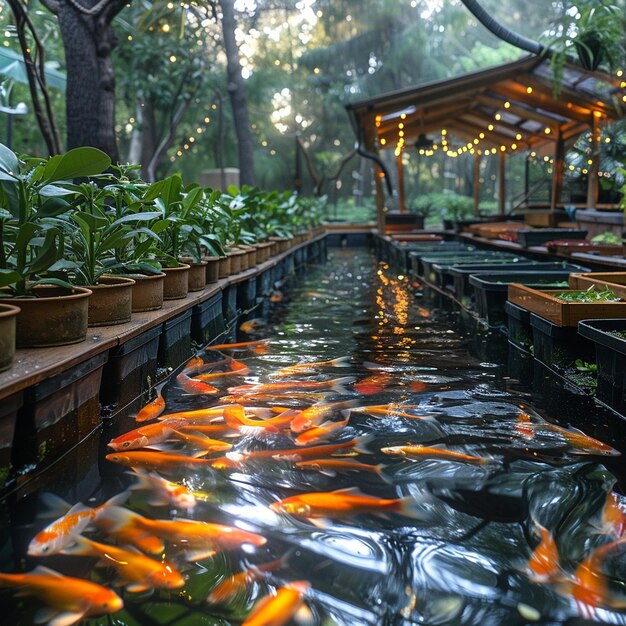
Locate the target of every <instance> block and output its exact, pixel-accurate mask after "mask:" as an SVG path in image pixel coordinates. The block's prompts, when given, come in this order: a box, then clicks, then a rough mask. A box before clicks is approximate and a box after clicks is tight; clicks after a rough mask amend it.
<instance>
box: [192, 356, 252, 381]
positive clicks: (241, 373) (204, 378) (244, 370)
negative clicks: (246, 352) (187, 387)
mask: <svg viewBox="0 0 626 626" xmlns="http://www.w3.org/2000/svg"><path fill="white" fill-rule="evenodd" d="M235 362H236V363H237V364H238V365H239V366H242V367H239V368H237V369H231V370H229V371H228V372H211V373H210V374H196V375H195V377H194V380H201V381H202V382H206V381H207V380H215V379H216V378H224V377H225V376H245V375H246V374H247V373H248V372H249V371H250V368H249V367H247V366H246V365H244V364H243V363H239V362H238V361H235Z"/></svg>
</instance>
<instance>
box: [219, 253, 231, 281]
mask: <svg viewBox="0 0 626 626" xmlns="http://www.w3.org/2000/svg"><path fill="white" fill-rule="evenodd" d="M231 265H232V263H231V259H230V257H229V256H228V255H226V256H221V257H220V262H219V270H218V276H219V277H220V278H227V277H228V276H230V269H231Z"/></svg>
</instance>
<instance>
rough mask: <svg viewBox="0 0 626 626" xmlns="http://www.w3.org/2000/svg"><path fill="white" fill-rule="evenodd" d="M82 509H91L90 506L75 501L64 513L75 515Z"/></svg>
mask: <svg viewBox="0 0 626 626" xmlns="http://www.w3.org/2000/svg"><path fill="white" fill-rule="evenodd" d="M83 511H91V507H88V506H87V505H86V504H83V503H82V502H77V503H76V504H74V505H72V508H71V509H70V510H69V511H68V512H67V513H66V515H75V514H76V513H82V512H83Z"/></svg>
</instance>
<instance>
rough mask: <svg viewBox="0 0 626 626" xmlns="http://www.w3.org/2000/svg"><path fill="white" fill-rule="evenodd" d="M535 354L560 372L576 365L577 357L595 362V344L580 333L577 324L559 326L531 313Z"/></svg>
mask: <svg viewBox="0 0 626 626" xmlns="http://www.w3.org/2000/svg"><path fill="white" fill-rule="evenodd" d="M530 325H531V328H532V332H533V355H534V357H535V358H536V359H538V360H539V361H541V362H542V363H543V364H544V365H547V366H548V367H550V368H552V369H554V370H556V371H557V372H559V373H562V372H564V371H565V370H568V369H572V368H574V367H575V363H576V360H577V359H581V360H582V361H587V362H593V361H594V358H595V350H594V345H593V343H592V342H591V341H589V339H586V338H583V337H581V336H580V335H579V334H578V329H577V327H576V326H559V325H558V324H555V323H554V322H551V321H550V320H547V319H545V318H543V317H539V315H535V313H531V314H530Z"/></svg>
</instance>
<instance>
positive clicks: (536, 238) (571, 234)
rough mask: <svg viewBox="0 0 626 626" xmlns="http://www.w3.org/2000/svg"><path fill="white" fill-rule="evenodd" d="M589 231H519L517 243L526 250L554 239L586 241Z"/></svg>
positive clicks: (539, 229)
mask: <svg viewBox="0 0 626 626" xmlns="http://www.w3.org/2000/svg"><path fill="white" fill-rule="evenodd" d="M586 236H587V231H586V230H582V229H579V228H532V229H528V230H518V231H517V243H519V244H520V245H521V246H524V247H525V248H530V247H531V246H541V245H543V244H544V243H546V242H547V241H552V240H553V239H584V238H585V237H586Z"/></svg>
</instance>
